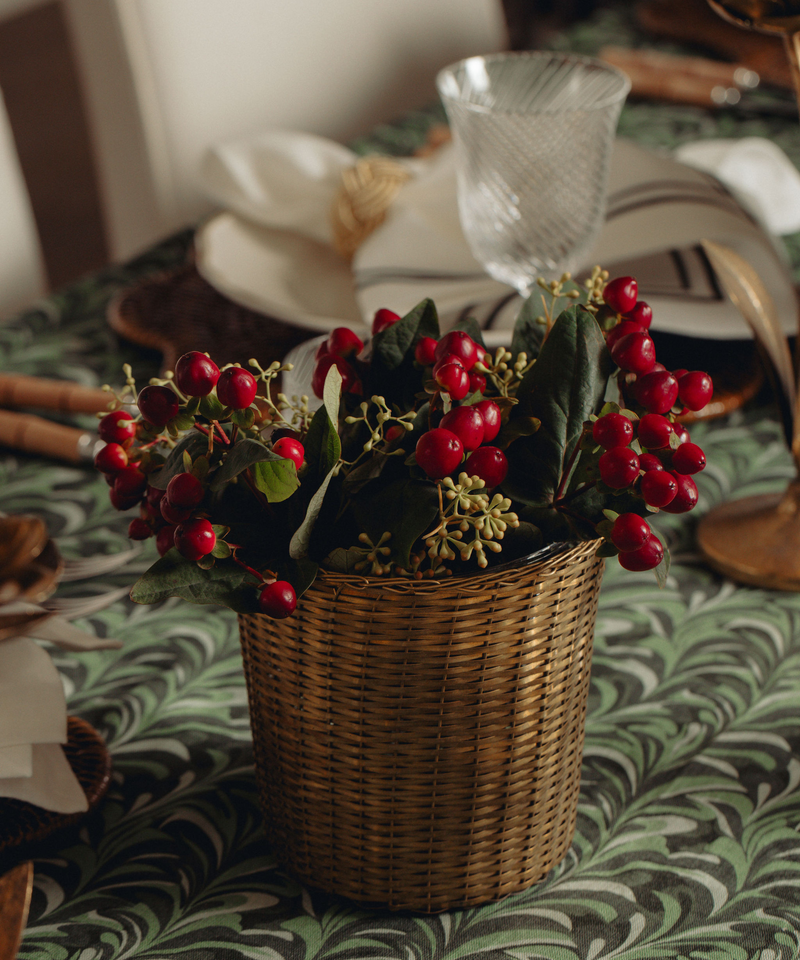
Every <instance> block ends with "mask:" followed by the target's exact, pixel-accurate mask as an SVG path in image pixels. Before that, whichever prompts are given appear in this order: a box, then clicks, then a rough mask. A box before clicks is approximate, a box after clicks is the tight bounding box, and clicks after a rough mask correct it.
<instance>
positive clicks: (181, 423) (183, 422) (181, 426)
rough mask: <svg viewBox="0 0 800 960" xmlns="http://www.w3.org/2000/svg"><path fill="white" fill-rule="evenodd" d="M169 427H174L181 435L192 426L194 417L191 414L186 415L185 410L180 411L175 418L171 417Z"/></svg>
mask: <svg viewBox="0 0 800 960" xmlns="http://www.w3.org/2000/svg"><path fill="white" fill-rule="evenodd" d="M169 425H170V427H174V428H175V429H176V430H177V431H179V432H180V433H182V432H183V431H184V430H191V429H192V427H193V426H194V417H193V416H192V414H191V413H187V412H186V411H185V410H182V411H181V412H180V413H179V414H178V415H177V416H175V417H173V418H172V420H170V422H169Z"/></svg>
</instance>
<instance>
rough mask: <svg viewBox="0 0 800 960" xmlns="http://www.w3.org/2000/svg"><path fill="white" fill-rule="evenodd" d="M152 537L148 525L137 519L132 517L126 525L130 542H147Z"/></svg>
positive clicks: (151, 531)
mask: <svg viewBox="0 0 800 960" xmlns="http://www.w3.org/2000/svg"><path fill="white" fill-rule="evenodd" d="M152 536H153V530H152V528H151V526H150V524H149V523H147V522H146V521H145V520H142V519H140V518H139V517H134V519H133V520H131V522H130V523H129V524H128V537H129V538H130V539H131V540H147V539H148V538H149V537H152Z"/></svg>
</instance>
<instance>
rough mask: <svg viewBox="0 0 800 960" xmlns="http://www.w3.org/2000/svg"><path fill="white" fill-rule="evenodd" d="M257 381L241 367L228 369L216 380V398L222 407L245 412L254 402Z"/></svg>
mask: <svg viewBox="0 0 800 960" xmlns="http://www.w3.org/2000/svg"><path fill="white" fill-rule="evenodd" d="M257 391H258V381H257V380H256V378H255V377H254V376H253V374H252V373H250V372H249V371H247V370H243V369H242V368H241V367H228V369H227V370H223V371H222V373H221V374H220V375H219V380H217V397H219V402H220V403H221V404H223V406H226V407H231V408H232V409H233V410H246V409H247V407H249V406H250V404H251V403H252V402H253V400H255V396H256V392H257Z"/></svg>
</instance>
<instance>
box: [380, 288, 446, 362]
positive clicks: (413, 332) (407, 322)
mask: <svg viewBox="0 0 800 960" xmlns="http://www.w3.org/2000/svg"><path fill="white" fill-rule="evenodd" d="M422 337H433V338H434V340H438V339H439V316H438V314H437V312H436V306H435V304H434V302H433V300H431V299H427V300H423V301H422V302H421V303H418V304H417V306H416V307H414V309H413V310H412V311H411V312H410V313H407V314H406V315H405V316H404V317H403V318H402V319H400V320H398V321H397V323H395V324H392V326H391V327H386V328H385V329H384V330H382V331H381V332H380V333H379V334H376V336H374V337H373V338H372V363H373V364H375V363H376V362H377V363H378V365H379V367H381V368H383V369H385V370H396V369H397V368H398V367H399V366H400V365H401V364H402V363H403V361H404V360H408V358H409V357H411V359H412V360H413V354H414V347H415V346H416V343H417V341H418V340H420V339H421V338H422Z"/></svg>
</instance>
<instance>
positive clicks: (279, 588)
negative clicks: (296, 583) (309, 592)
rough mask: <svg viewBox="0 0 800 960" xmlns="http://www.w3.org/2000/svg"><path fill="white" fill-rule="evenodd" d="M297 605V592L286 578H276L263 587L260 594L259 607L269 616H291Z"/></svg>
mask: <svg viewBox="0 0 800 960" xmlns="http://www.w3.org/2000/svg"><path fill="white" fill-rule="evenodd" d="M296 606H297V594H296V593H295V592H294V587H293V586H292V585H291V583H288V582H287V581H286V580H275V581H274V582H273V583H268V584H267V585H266V586H265V587H263V588H262V590H261V592H260V593H259V595H258V608H259V610H260V611H261V612H262V613H264V614H266V615H267V616H268V617H272V618H273V619H275V620H283V619H285V618H286V617H290V616H291V615H292V614H293V613H294V611H295V607H296Z"/></svg>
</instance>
